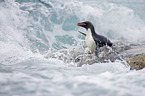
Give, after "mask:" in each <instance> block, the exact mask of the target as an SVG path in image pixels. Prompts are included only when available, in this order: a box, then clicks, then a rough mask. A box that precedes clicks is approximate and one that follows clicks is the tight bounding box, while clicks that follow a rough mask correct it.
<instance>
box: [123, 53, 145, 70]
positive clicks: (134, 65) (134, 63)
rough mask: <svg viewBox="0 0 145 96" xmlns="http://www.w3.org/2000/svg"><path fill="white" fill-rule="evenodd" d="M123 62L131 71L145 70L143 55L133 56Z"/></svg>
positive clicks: (144, 56)
mask: <svg viewBox="0 0 145 96" xmlns="http://www.w3.org/2000/svg"><path fill="white" fill-rule="evenodd" d="M125 60H126V61H127V63H128V64H129V65H130V69H131V70H133V69H136V70H139V69H142V68H145V53H142V54H136V55H133V56H131V57H130V58H126V59H125Z"/></svg>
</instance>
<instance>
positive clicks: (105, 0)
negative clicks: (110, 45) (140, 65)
mask: <svg viewBox="0 0 145 96" xmlns="http://www.w3.org/2000/svg"><path fill="white" fill-rule="evenodd" d="M144 4H145V1H144V0H141V1H138V0H125V1H124V2H122V1H121V0H101V1H100V0H90V1H88V0H49V1H48V0H0V77H1V78H0V89H1V90H0V96H144V94H145V91H144V90H145V78H144V77H145V74H144V73H145V70H144V69H142V70H139V71H136V70H131V71H130V70H129V67H128V66H126V65H124V64H123V63H122V62H121V61H115V62H109V63H94V64H92V65H83V66H82V67H76V66H75V64H74V63H65V62H64V61H61V60H58V59H54V58H48V59H46V58H44V57H45V56H47V55H48V54H49V52H51V51H52V50H54V51H57V50H60V49H66V50H68V52H69V49H70V48H72V47H76V46H78V47H79V46H81V45H83V44H84V37H83V36H82V35H80V34H79V32H78V30H81V31H83V32H86V31H85V30H84V29H83V28H80V27H77V26H76V24H77V23H78V22H80V21H87V20H89V21H92V23H93V24H94V26H95V28H96V31H97V32H98V33H99V34H102V35H104V36H106V37H107V38H109V39H111V40H112V41H116V40H117V41H121V42H135V43H140V44H144V42H145V39H144V35H145V16H144V9H145V5H144Z"/></svg>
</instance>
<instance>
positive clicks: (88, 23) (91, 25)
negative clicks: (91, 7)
mask: <svg viewBox="0 0 145 96" xmlns="http://www.w3.org/2000/svg"><path fill="white" fill-rule="evenodd" d="M77 26H81V27H84V28H86V30H88V29H89V28H92V27H93V24H92V23H91V22H90V21H85V22H79V23H77Z"/></svg>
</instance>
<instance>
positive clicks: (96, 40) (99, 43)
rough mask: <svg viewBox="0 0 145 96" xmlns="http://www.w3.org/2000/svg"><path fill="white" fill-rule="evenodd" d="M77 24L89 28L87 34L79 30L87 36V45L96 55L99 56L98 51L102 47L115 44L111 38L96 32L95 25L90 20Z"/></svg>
mask: <svg viewBox="0 0 145 96" xmlns="http://www.w3.org/2000/svg"><path fill="white" fill-rule="evenodd" d="M77 26H81V27H84V28H85V29H86V30H87V33H86V34H85V33H83V32H80V31H79V32H80V33H81V34H83V35H84V36H85V41H86V45H87V47H88V48H89V49H90V50H91V51H92V52H94V51H95V55H96V56H97V57H98V52H99V48H100V47H103V46H109V47H111V46H112V45H113V43H112V42H111V41H110V40H109V39H107V38H106V37H104V36H102V35H99V34H97V33H96V32H95V29H94V26H93V24H92V23H91V22H90V21H85V22H80V23H77Z"/></svg>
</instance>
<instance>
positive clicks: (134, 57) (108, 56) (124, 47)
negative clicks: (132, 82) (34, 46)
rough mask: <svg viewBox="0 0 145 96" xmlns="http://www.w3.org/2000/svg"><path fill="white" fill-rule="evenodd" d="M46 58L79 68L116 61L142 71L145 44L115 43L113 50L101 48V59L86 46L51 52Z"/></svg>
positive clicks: (144, 58)
mask: <svg viewBox="0 0 145 96" xmlns="http://www.w3.org/2000/svg"><path fill="white" fill-rule="evenodd" d="M45 58H48V59H49V58H56V59H59V60H62V61H64V62H65V63H74V65H77V66H78V67H80V66H82V65H84V64H89V65H91V64H94V63H106V62H110V61H111V62H114V61H116V60H120V61H121V62H122V61H124V60H125V61H126V62H127V63H128V64H129V65H130V70H133V69H136V70H139V69H142V68H144V67H145V44H135V43H129V42H120V41H117V42H114V45H113V47H112V48H110V47H107V46H106V47H101V48H100V50H99V58H98V57H96V56H95V54H94V53H92V52H90V51H89V49H88V48H87V47H86V46H85V45H81V46H76V47H73V48H71V49H61V50H57V51H51V52H50V53H48V55H47V56H45Z"/></svg>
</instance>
